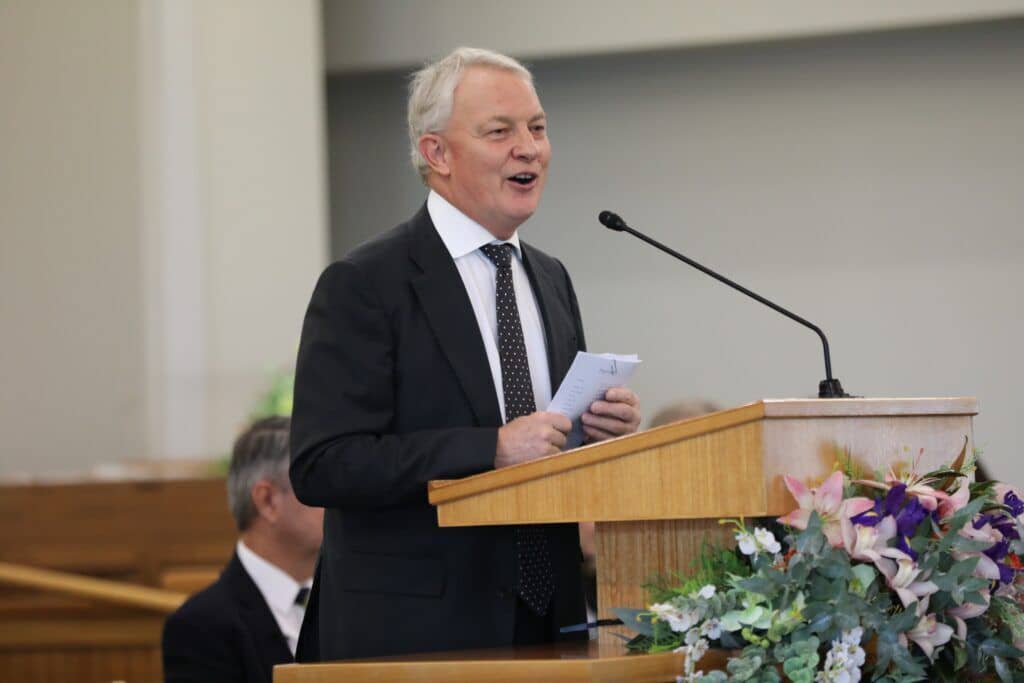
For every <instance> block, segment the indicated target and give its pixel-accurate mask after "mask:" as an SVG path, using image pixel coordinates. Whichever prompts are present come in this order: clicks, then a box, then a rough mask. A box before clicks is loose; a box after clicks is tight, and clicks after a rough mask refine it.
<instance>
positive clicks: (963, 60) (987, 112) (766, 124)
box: [328, 20, 1024, 480]
mask: <svg viewBox="0 0 1024 683" xmlns="http://www.w3.org/2000/svg"><path fill="white" fill-rule="evenodd" d="M532 66H533V67H534V71H535V74H536V77H537V82H538V84H539V90H540V95H541V99H542V101H543V103H544V106H545V109H546V110H547V112H548V114H549V119H550V134H551V137H552V140H553V145H554V155H555V156H554V162H553V164H552V168H551V178H550V181H549V184H548V188H547V191H546V197H545V200H544V202H543V205H542V207H541V210H540V211H539V212H538V213H537V215H536V216H535V217H534V218H533V219H532V220H531V221H530V222H529V223H527V224H526V225H525V226H524V227H523V229H522V232H523V235H524V237H525V238H526V239H527V240H529V241H531V242H533V243H534V244H536V245H537V246H540V247H541V248H543V249H545V250H548V251H550V252H551V253H554V254H556V255H558V256H560V257H561V258H562V259H563V260H564V262H565V263H566V265H567V266H568V268H569V270H570V272H571V273H572V274H573V277H574V280H575V282H576V286H577V290H578V291H579V293H580V298H581V304H582V306H583V312H584V317H585V321H586V323H587V333H588V341H589V346H590V348H591V349H592V350H595V351H617V352H633V351H635V352H638V353H639V354H640V355H641V357H642V358H643V359H644V361H645V365H644V367H643V368H642V370H641V372H640V374H639V375H638V377H637V380H636V382H635V388H636V389H637V390H638V391H639V392H640V394H641V397H642V400H643V401H644V404H645V413H646V414H648V415H651V414H653V413H654V412H655V410H656V409H657V408H660V407H661V406H662V405H663V404H664V403H666V402H668V401H670V400H672V399H674V398H677V397H684V396H694V395H702V396H707V397H710V398H713V399H716V400H718V401H719V402H721V403H723V404H725V405H735V404H740V403H744V402H748V401H751V400H755V399H757V398H760V397H790V396H804V395H809V394H812V393H813V392H814V391H816V387H817V382H818V380H819V379H821V378H822V377H823V376H824V372H823V369H822V361H821V349H820V344H819V342H818V340H817V338H816V337H815V336H814V335H813V333H811V332H810V331H808V330H805V329H804V328H800V327H798V326H796V325H795V324H793V323H790V322H789V321H786V320H785V319H783V318H781V317H779V316H777V315H776V314H774V313H772V312H771V311H769V310H767V309H764V308H762V307H760V306H759V305H758V304H756V303H754V302H752V301H749V300H747V299H745V298H743V297H742V296H741V295H739V294H738V293H735V292H732V291H731V290H728V289H726V288H724V287H723V286H721V285H718V284H716V283H714V282H712V281H710V280H708V279H707V278H705V277H704V276H702V275H700V274H699V273H697V272H696V271H692V270H690V269H687V268H686V267H685V266H683V265H682V264H677V263H675V262H673V261H671V260H670V259H669V258H668V257H666V256H663V255H661V254H659V253H657V252H654V251H652V250H651V249H649V248H647V247H645V246H644V245H642V244H640V243H639V242H636V241H631V238H629V237H627V236H623V235H617V234H613V233H610V232H607V231H605V230H603V229H602V228H600V227H599V225H598V224H597V222H596V219H595V217H596V214H597V212H598V211H599V210H600V209H603V208H611V209H614V210H616V211H618V212H619V213H621V214H622V215H623V216H624V217H625V218H626V219H627V220H628V221H629V222H630V223H632V224H633V225H634V226H636V227H638V228H640V229H643V230H647V231H649V232H650V233H651V234H652V235H654V236H655V237H657V238H660V239H662V240H664V241H665V242H668V243H669V244H672V245H674V246H676V247H677V248H678V249H679V250H681V251H683V252H684V253H686V254H688V255H690V256H692V257H694V258H697V259H698V260H703V261H704V262H706V263H707V264H709V265H711V266H712V267H716V268H718V269H720V270H721V271H723V272H725V273H726V274H728V275H731V276H732V277H734V278H735V279H737V280H738V281H740V282H741V283H743V284H746V285H748V286H750V287H752V288H754V289H756V290H758V291H760V292H762V293H764V294H765V295H766V296H768V297H770V298H774V299H776V300H778V301H779V302H781V303H783V304H784V305H786V306H788V307H790V308H792V309H793V310H795V311H796V312H797V313H799V314H801V315H803V316H805V317H807V318H810V319H811V320H814V321H815V322H817V323H818V324H820V325H821V326H822V327H823V328H824V330H825V331H826V333H828V334H829V335H830V337H831V342H832V353H833V367H834V371H835V374H836V375H837V376H839V377H840V378H841V379H842V380H843V382H844V385H845V387H846V388H847V390H849V391H851V392H853V393H855V394H859V395H865V396H872V397H874V396H944V395H975V396H978V397H979V398H980V400H981V410H982V413H981V415H980V416H979V417H978V418H977V420H976V422H975V436H976V441H977V443H978V445H980V446H981V447H983V448H984V449H985V450H986V452H987V456H988V461H989V463H990V464H991V466H992V469H993V470H994V471H995V473H996V474H997V475H998V476H1000V477H1003V478H1009V479H1018V480H1019V479H1020V478H1022V477H1024V465H1018V464H1017V463H1016V461H1015V454H1016V452H1017V449H1018V448H1019V444H1020V443H1021V442H1022V441H1024V427H1021V423H1020V420H1019V419H1018V417H1017V413H1018V411H1019V409H1020V407H1021V402H1020V400H1019V398H1018V395H1019V390H1018V388H1017V387H1018V386H1020V385H1021V384H1022V382H1024V360H1021V358H1020V355H1019V353H1017V346H1018V344H1017V341H1018V340H1019V339H1020V338H1021V337H1022V333H1024V319H1022V316H1021V305H1020V304H1019V303H1018V301H1017V297H1016V290H1019V289H1021V288H1022V287H1024V268H1022V265H1024V236H1022V235H1024V233H1022V230H1021V225H1020V223H1021V216H1022V215H1024V193H1022V192H1021V184H1022V183H1021V179H1022V178H1024V135H1022V133H1024V131H1022V126H1024V123H1022V122H1024V87H1022V86H1021V83H1022V82H1024V22H1022V21H1020V20H1014V21H1007V22H1002V23H994V24H978V25H971V26H961V27H955V28H941V29H926V30H918V31H912V32H893V33H885V34H875V35H865V36H846V37H835V38H821V39H814V40H807V41H794V42H786V43H771V44H754V45H745V46H730V47H720V48H708V49H699V50H688V51H674V52H660V53H646V54H638V55H621V56H605V57H597V58H590V59H584V58H578V59H572V60H552V61H543V62H538V63H534V64H533V65H532ZM404 78H405V75H404V74H401V73H395V72H386V73H378V74H375V75H361V76H344V77H341V76H336V77H333V78H331V79H330V80H329V88H328V126H329V142H330V154H329V163H330V189H331V198H332V199H331V224H332V237H333V249H332V250H333V253H334V255H335V256H339V255H341V254H343V253H345V252H346V251H347V250H348V249H350V248H351V247H352V246H353V245H355V244H356V243H358V242H360V241H362V240H364V239H366V238H367V237H369V236H372V235H373V234H376V233H377V232H380V231H381V230H383V229H385V228H388V227H390V226H392V225H394V224H395V223H397V222H398V221H400V220H403V219H404V218H406V217H407V216H408V215H409V214H410V213H411V212H412V211H414V210H415V209H416V207H417V206H418V205H419V204H420V202H421V201H422V199H423V196H424V190H423V188H422V186H420V184H419V182H418V180H417V179H416V177H415V175H414V173H413V172H412V171H411V169H409V167H408V165H407V153H406V141H405V134H404V90H403V88H404ZM894 446H897V445H895V444H894ZM949 455H950V456H952V455H954V454H953V453H952V452H951V453H950V454H949Z"/></svg>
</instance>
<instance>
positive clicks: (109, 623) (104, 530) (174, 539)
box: [0, 478, 237, 683]
mask: <svg viewBox="0 0 1024 683" xmlns="http://www.w3.org/2000/svg"><path fill="white" fill-rule="evenodd" d="M236 535H237V534H236V531H235V528H234V524H233V522H232V520H231V516H230V514H229V513H228V510H227V502H226V493H225V484H224V480H223V478H207V479H187V480H148V481H129V482H85V483H75V484H36V485H6V486H0V563H2V564H0V681H39V682H41V683H45V682H48V681H54V682H57V681H60V682H61V683H65V682H68V683H78V682H81V683H96V682H103V683H106V682H109V681H114V680H119V681H126V682H127V683H134V682H136V681H140V682H150V681H160V680H161V679H162V676H161V661H160V634H161V631H162V628H163V621H164V619H165V618H166V615H167V614H168V613H169V612H170V611H173V609H174V607H175V606H176V605H177V604H179V603H180V601H181V600H182V599H184V597H185V595H187V594H188V593H191V592H194V591H195V590H198V589H200V588H202V587H203V586H205V585H207V584H208V583H210V582H211V581H213V580H214V579H215V578H216V576H217V575H218V573H219V572H220V569H221V567H223V565H224V564H225V563H226V562H227V560H228V558H230V556H231V553H232V552H233V550H234V543H235V539H236ZM39 570H42V571H39ZM46 570H50V571H46ZM54 572H57V573H54ZM97 580H99V581H98V582H97ZM161 587H164V588H173V589H174V591H167V590H154V589H159V588H161Z"/></svg>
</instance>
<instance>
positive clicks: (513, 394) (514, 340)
mask: <svg viewBox="0 0 1024 683" xmlns="http://www.w3.org/2000/svg"><path fill="white" fill-rule="evenodd" d="M513 249H514V247H513V246H512V245H511V244H486V245H484V246H482V247H480V251H482V252H483V254H484V256H486V257H487V258H489V259H490V260H491V262H492V263H494V266H495V267H496V268H497V273H496V274H495V280H494V285H495V287H494V290H495V297H494V298H495V305H496V310H497V314H498V358H499V360H500V362H501V388H502V394H503V395H504V397H505V422H506V423H507V422H511V421H512V420H514V419H516V418H517V417H522V416H523V415H529V414H531V413H533V412H534V411H536V410H537V404H536V402H535V401H534V397H533V381H532V380H531V379H530V361H529V358H527V356H526V342H525V340H524V338H523V324H522V321H520V319H519V306H518V304H517V303H516V290H515V286H514V285H513V284H512V250H513ZM516 550H517V554H518V560H519V582H518V584H517V586H516V593H518V595H519V597H520V598H522V600H523V602H525V603H526V605H527V606H528V607H529V608H530V609H531V610H533V611H534V612H535V613H537V614H539V615H541V616H543V615H544V614H546V613H547V611H548V605H549V604H550V603H551V596H552V595H553V594H554V592H555V584H554V573H553V571H552V569H551V552H550V550H549V548H548V537H547V534H546V533H545V530H544V527H542V526H520V527H516Z"/></svg>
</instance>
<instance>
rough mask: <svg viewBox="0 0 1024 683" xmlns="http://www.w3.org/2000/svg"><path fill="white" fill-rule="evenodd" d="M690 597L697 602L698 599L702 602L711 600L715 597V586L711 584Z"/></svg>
mask: <svg viewBox="0 0 1024 683" xmlns="http://www.w3.org/2000/svg"><path fill="white" fill-rule="evenodd" d="M690 597H691V598H693V599H694V600H697V599H698V598H699V599H702V600H710V599H711V598H713V597H715V585H714V584H712V583H709V584H708V585H706V586H704V587H703V588H701V589H700V590H699V591H695V592H693V593H691V594H690Z"/></svg>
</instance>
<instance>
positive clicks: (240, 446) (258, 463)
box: [227, 417, 291, 531]
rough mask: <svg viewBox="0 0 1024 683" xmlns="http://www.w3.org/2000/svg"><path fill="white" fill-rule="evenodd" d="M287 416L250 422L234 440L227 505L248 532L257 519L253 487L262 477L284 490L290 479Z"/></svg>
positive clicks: (286, 488) (237, 523) (239, 524)
mask: <svg viewBox="0 0 1024 683" xmlns="http://www.w3.org/2000/svg"><path fill="white" fill-rule="evenodd" d="M290 425H291V420H290V419H289V418H287V417H265V418H263V419H261V420H257V421H256V422H254V423H252V424H251V425H249V427H248V428H247V429H246V430H245V431H244V432H242V434H241V435H239V437H238V438H237V439H236V440H235V446H234V448H233V449H232V452H231V464H230V465H229V466H228V482H227V484H228V508H229V509H230V510H231V516H232V517H234V518H235V525H236V526H237V527H238V530H239V531H245V530H246V529H248V528H249V526H250V525H251V524H252V522H253V520H254V519H255V518H256V514H257V512H256V507H255V506H254V505H253V503H252V487H253V485H254V484H255V483H256V482H258V481H259V480H260V479H269V480H270V481H273V482H274V484H276V485H277V486H279V487H281V488H282V489H285V490H290V489H291V483H290V482H289V480H288V464H289V459H290V458H289V451H288V431H289V428H290Z"/></svg>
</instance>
